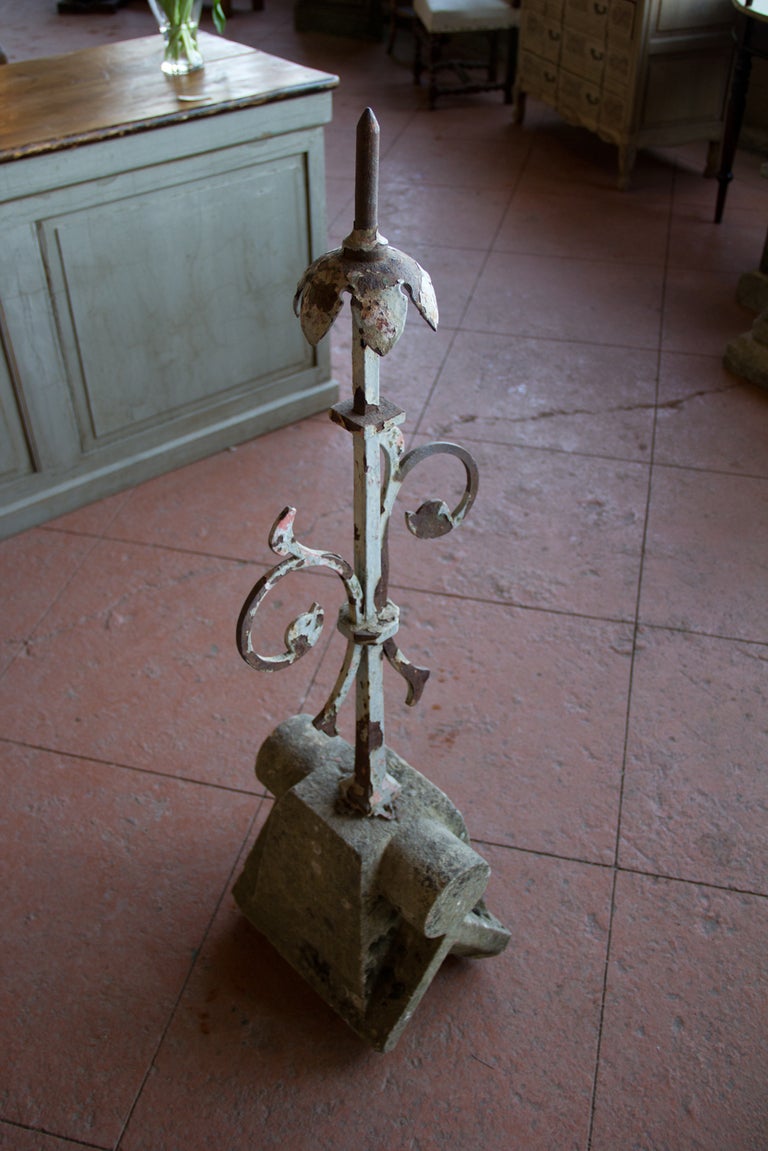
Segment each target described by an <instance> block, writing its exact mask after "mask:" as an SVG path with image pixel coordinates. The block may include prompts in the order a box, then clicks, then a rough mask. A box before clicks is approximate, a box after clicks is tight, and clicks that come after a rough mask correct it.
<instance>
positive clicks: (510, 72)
mask: <svg viewBox="0 0 768 1151" xmlns="http://www.w3.org/2000/svg"><path fill="white" fill-rule="evenodd" d="M518 6H519V0H414V4H413V10H414V13H415V16H416V23H415V32H416V47H415V52H414V61H413V82H414V84H419V83H420V82H421V74H422V72H423V71H424V70H425V69H426V72H427V77H428V99H429V107H430V108H434V106H435V100H436V99H437V97H438V96H442V95H447V94H449V93H470V92H491V91H496V90H500V91H503V93H504V103H505V104H510V103H511V102H512V85H513V83H514V80H515V68H516V64H517V36H518V28H519V25H520V12H519V10H518ZM500 34H503V35H504V38H505V40H506V61H505V65H504V74H503V76H502V78H501V79H499V76H498V58H499V36H500ZM467 35H472V36H473V37H474V36H475V35H482V36H485V37H486V38H487V39H488V42H489V43H488V56H487V62H483V60H482V59H479V58H475V57H468V56H466V55H458V56H446V55H444V53H443V49H444V47H445V44H446V42H447V41H448V40H450V39H453V38H456V39H457V43H461V41H459V40H458V38H459V37H461V38H462V40H463V39H464V38H465V37H466V36H467ZM425 51H426V64H425V63H424V56H423V54H424V52H425ZM442 72H450V73H452V74H453V76H454V78H455V82H454V83H452V84H445V85H443V84H440V83H439V81H438V73H442ZM478 72H484V74H485V75H484V77H482V76H479V75H478Z"/></svg>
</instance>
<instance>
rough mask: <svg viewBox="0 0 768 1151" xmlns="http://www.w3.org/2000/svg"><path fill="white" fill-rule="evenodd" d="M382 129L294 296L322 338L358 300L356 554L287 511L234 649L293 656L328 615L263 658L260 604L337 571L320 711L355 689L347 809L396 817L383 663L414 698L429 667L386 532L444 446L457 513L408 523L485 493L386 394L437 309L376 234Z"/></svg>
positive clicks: (346, 418) (322, 724) (371, 121)
mask: <svg viewBox="0 0 768 1151" xmlns="http://www.w3.org/2000/svg"><path fill="white" fill-rule="evenodd" d="M378 170H379V126H378V124H377V122H376V118H375V116H374V115H373V113H372V112H371V110H370V109H366V111H365V112H364V113H363V116H362V117H361V119H360V122H359V124H358V129H357V165H356V189H355V220H354V228H353V230H352V232H351V233H350V234H349V235H348V236H347V238H346V239H345V241H344V243H343V245H342V246H341V247H340V248H338V249H336V250H335V251H332V252H329V253H328V254H327V255H325V256H322V257H321V258H320V259H319V260H316V261H315V262H314V263H313V264H311V265H310V267H309V268H308V269H307V271H306V272H305V273H304V276H303V277H302V279H301V281H300V283H299V285H298V288H297V291H296V296H295V300H294V308H295V310H296V312H297V314H298V315H299V317H300V320H301V326H302V330H303V332H304V334H305V336H306V338H307V340H308V341H309V342H310V343H312V344H315V343H317V341H318V340H320V339H322V337H323V336H324V335H325V334H326V333H327V331H328V330H329V328H330V327H331V325H332V324H333V322H334V320H335V319H336V317H337V315H338V314H339V312H340V311H341V308H342V305H343V297H344V294H345V293H347V294H348V295H349V296H350V302H351V313H352V324H353V334H354V337H355V338H353V341H352V388H353V396H352V399H351V400H346V401H342V402H341V403H339V404H336V405H335V406H334V407H333V409H332V410H331V413H330V414H331V418H332V419H333V420H334V421H335V422H336V423H338V424H339V425H340V426H341V427H343V428H344V429H345V430H347V431H348V432H350V434H351V435H352V437H353V453H354V471H355V478H354V562H353V564H352V565H350V564H349V563H347V561H346V560H344V559H343V558H342V557H341V556H339V555H336V554H335V553H332V552H324V551H316V550H314V549H311V548H307V547H304V546H303V545H302V544H300V543H299V542H298V540H297V539H296V538H295V536H294V532H293V525H294V519H295V515H296V512H295V509H293V508H286V509H284V510H283V512H282V513H281V514H280V516H279V517H278V519H277V520H276V521H275V524H274V526H273V528H272V532H271V535H270V546H271V548H272V550H273V551H274V552H275V553H276V554H277V555H280V556H283V557H285V558H284V559H283V562H282V563H279V564H278V565H277V566H276V567H274V568H272V570H271V571H269V572H267V574H266V575H265V576H263V577H262V578H261V579H260V580H259V581H258V583H257V584H256V586H255V587H254V588H253V590H252V592H251V593H250V595H249V597H248V599H247V600H246V603H245V605H244V607H243V609H242V611H241V614H240V620H239V623H238V646H239V649H240V653H241V655H242V656H243V658H244V659H245V660H246V662H247V663H248V664H249V665H250V666H251V667H254V668H256V669H258V670H262V671H273V670H277V669H279V668H281V667H285V666H288V665H290V664H292V663H294V662H295V661H296V660H297V659H299V658H300V657H301V656H302V655H304V654H305V653H306V652H307V651H309V650H310V649H311V648H312V647H314V645H315V644H316V643H317V640H318V639H319V636H320V634H321V631H322V627H323V620H324V612H323V609H322V608H321V607H320V605H319V604H317V603H313V604H312V605H311V607H310V608H309V610H308V611H307V612H305V613H303V614H302V615H300V616H299V617H298V618H297V619H295V620H294V621H293V622H292V623H291V624H290V625H289V627H288V629H287V631H286V633H285V651H284V652H282V653H280V654H278V655H266V656H265V655H260V654H258V652H257V651H256V649H255V647H254V637H253V627H254V622H255V616H256V613H257V611H258V608H259V606H260V604H261V603H262V602H263V600H264V598H265V597H266V596H267V595H268V594H269V592H270V591H271V590H272V588H274V587H275V585H276V584H277V583H278V582H279V581H280V580H281V579H282V578H283V577H284V576H286V575H288V574H290V573H292V572H294V571H300V570H302V569H305V568H311V567H326V568H329V569H330V570H331V571H334V572H335V573H336V574H337V575H338V576H339V578H340V579H341V581H342V583H343V585H344V589H345V592H346V603H345V604H344V606H343V607H342V609H341V611H340V613H339V618H338V627H339V630H340V631H341V632H342V634H343V635H344V636H345V637H346V639H347V649H346V653H345V658H344V662H343V665H342V667H341V669H340V671H339V674H338V677H337V680H336V683H335V685H334V687H333V690H332V692H331V695H330V697H329V698H328V700H327V702H326V704H325V705H324V707H323V708H322V709H321V711H320V712H319V714H318V715H317V716H316V717H315V719H314V721H313V722H314V725H315V727H316V728H318V729H319V730H321V731H324V732H326V733H327V734H328V735H335V734H336V722H337V716H338V713H339V709H340V707H341V705H342V703H343V702H344V700H345V699H346V697H347V696H348V694H349V693H350V692H351V690H352V688H353V686H354V689H355V701H356V742H355V764H354V774H353V775H352V776H351V777H350V778H348V779H346V780H344V781H343V782H342V785H341V798H342V802H343V803H344V804H345V805H346V806H347V809H348V810H350V811H354V812H357V813H359V814H362V815H366V816H381V817H384V818H392V817H393V816H394V815H395V814H396V807H395V804H396V800H397V795H398V791H399V785H398V784H397V782H396V781H395V780H394V779H393V778H392V777H391V776H390V775H388V773H387V748H386V741H385V730H384V726H385V725H384V686H383V665H384V660H385V659H386V660H387V661H388V662H389V663H390V664H391V666H392V667H393V668H394V669H395V670H396V671H397V672H398V673H399V674H400V675H401V676H402V677H403V679H404V680H405V681H406V683H407V685H408V688H407V700H406V701H407V703H408V704H411V705H412V704H415V703H417V702H418V700H419V698H420V697H421V694H422V692H423V690H424V685H425V684H426V681H427V678H428V676H429V671H428V670H427V669H425V668H419V667H416V666H415V665H414V664H412V663H411V662H410V661H409V660H408V659H407V658H406V657H405V656H404V655H403V653H402V652H401V651H400V649H399V647H398V645H397V643H396V642H395V638H394V637H395V635H396V633H397V630H398V624H399V612H398V609H397V606H396V605H395V604H393V603H392V601H391V600H390V599H389V597H388V586H387V585H388V567H389V565H388V557H387V530H388V525H389V520H390V517H391V514H392V511H393V509H394V505H395V501H396V499H397V496H398V494H399V491H400V488H401V486H402V484H403V482H404V481H405V479H406V478H407V476H408V475H409V473H410V472H411V471H412V470H413V468H414V467H416V465H417V464H420V463H422V462H424V461H426V460H428V459H429V458H431V457H433V456H436V455H441V454H447V455H451V456H454V457H455V458H457V459H459V460H460V461H461V463H462V464H463V466H464V471H465V477H466V482H465V490H464V493H463V495H462V497H461V499H460V500H459V503H458V505H457V506H456V507H455V508H454V509H453V510H451V509H450V508H449V507H448V506H447V505H446V504H445V503H444V501H442V500H428V501H426V502H425V503H422V504H421V506H420V507H419V508H418V509H417V510H416V511H415V512H406V522H407V525H408V528H409V530H410V531H411V532H412V533H413V534H414V535H416V536H418V537H419V538H421V539H435V538H437V537H439V536H443V535H445V534H446V533H447V532H450V531H452V530H453V529H454V528H456V527H458V526H459V524H460V523H461V522H462V520H463V519H464V517H465V516H466V515H467V513H468V512H469V510H470V508H471V506H472V502H473V500H474V498H475V495H476V492H477V484H478V477H477V467H476V465H475V462H474V460H473V459H472V457H471V455H470V454H469V452H468V451H466V449H464V448H462V447H460V446H459V445H457V444H452V443H440V442H438V443H431V444H426V445H423V446H421V447H418V448H415V449H413V450H411V451H408V452H406V451H405V444H404V440H403V435H402V432H401V430H400V425H401V424H402V422H403V420H404V419H405V413H404V412H403V411H401V409H400V408H398V407H397V406H396V405H394V404H392V403H390V402H389V401H387V400H386V399H383V398H382V397H381V395H380V390H379V365H380V362H381V358H382V357H383V356H385V355H386V354H387V353H388V352H389V351H390V350H391V349H392V347H394V345H395V343H396V342H397V340H398V339H399V338H400V336H401V335H402V332H403V329H404V327H405V322H406V315H407V310H408V301H409V300H411V302H412V303H413V304H414V306H415V307H416V309H417V311H418V312H419V313H420V315H421V316H422V317H423V319H424V320H425V321H426V322H427V323H428V324H429V325H430V327H432V328H433V329H434V328H436V327H437V322H438V311H437V302H436V299H435V293H434V289H433V287H432V281H431V280H430V278H429V276H428V275H427V273H426V272H425V271H424V269H423V268H422V267H421V266H420V265H419V264H418V263H417V262H416V261H415V260H414V259H412V258H411V257H410V256H406V255H405V254H404V253H403V252H400V251H398V250H397V249H396V248H392V247H390V246H389V244H388V243H387V241H386V239H385V238H384V237H382V236H381V235H380V233H379V231H378V223H377V201H378Z"/></svg>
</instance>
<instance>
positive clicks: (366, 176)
mask: <svg viewBox="0 0 768 1151" xmlns="http://www.w3.org/2000/svg"><path fill="white" fill-rule="evenodd" d="M379 136H380V130H379V122H378V120H377V119H376V117H375V116H374V114H373V112H372V111H371V109H370V108H366V109H365V111H364V112H363V114H362V116H361V117H360V119H359V120H358V122H357V153H356V157H355V230H358V229H366V228H370V229H372V230H373V231H375V230H376V228H377V227H378V223H379V221H378V215H379Z"/></svg>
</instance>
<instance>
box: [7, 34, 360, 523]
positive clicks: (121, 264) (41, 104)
mask: <svg viewBox="0 0 768 1151" xmlns="http://www.w3.org/2000/svg"><path fill="white" fill-rule="evenodd" d="M201 40H202V50H203V53H204V57H205V60H206V64H205V67H204V69H203V70H202V71H200V72H197V73H194V74H192V75H190V76H188V77H178V78H174V79H170V78H168V77H166V76H164V75H163V74H162V73H161V71H160V62H161V57H162V42H161V40H160V37H159V36H151V37H147V38H142V39H138V40H131V41H126V42H123V43H118V44H111V45H105V46H100V47H97V48H89V49H86V50H85V51H80V52H74V53H71V54H68V55H65V56H56V57H50V58H47V59H37V60H30V61H23V62H20V63H16V64H10V65H6V66H5V67H3V68H0V107H2V118H1V119H0V535H8V534H10V533H12V532H14V531H18V530H20V529H22V528H25V527H28V526H30V525H32V524H36V523H40V522H42V521H43V520H45V519H48V518H50V517H51V516H54V515H58V514H60V513H63V512H65V511H69V510H71V509H73V508H76V507H78V506H80V505H81V504H83V503H86V502H88V501H89V500H92V499H94V498H98V497H101V496H103V495H107V494H110V493H113V492H115V491H118V490H120V489H121V488H123V487H125V486H127V485H129V484H132V483H135V482H137V481H140V480H144V479H146V478H148V477H150V476H153V475H156V474H158V473H160V472H161V471H165V470H167V469H169V468H172V467H175V466H178V465H180V464H183V463H187V462H189V461H190V460H192V459H196V458H199V457H201V456H203V455H205V454H208V453H210V452H212V451H216V450H219V449H221V448H224V447H226V446H229V445H231V444H234V443H237V442H241V441H243V440H245V439H247V438H250V437H251V436H254V435H256V434H259V433H261V432H264V431H266V430H269V429H271V428H274V427H277V426H279V425H281V424H284V423H286V422H288V421H290V420H293V419H297V418H299V417H303V416H306V415H309V414H311V413H313V412H316V411H319V410H322V409H324V408H326V407H328V405H329V404H330V403H332V402H333V400H334V399H335V396H336V388H335V386H334V383H333V381H332V379H331V375H330V358H329V352H328V349H327V347H323V346H320V347H319V348H317V349H314V348H311V347H310V345H309V344H308V343H307V342H306V341H305V340H304V338H303V336H302V333H301V329H300V326H299V324H298V322H297V320H296V318H295V316H294V315H293V311H292V297H293V293H294V290H295V287H296V282H297V280H298V279H299V277H300V276H301V274H302V272H303V271H304V268H305V267H306V266H307V264H308V263H310V261H311V260H313V259H314V258H315V257H317V256H318V255H320V254H321V253H322V252H323V251H324V248H325V225H326V221H325V172H324V143H323V126H324V124H326V123H328V122H329V121H330V119H331V98H332V89H333V88H334V87H335V86H336V84H337V82H338V81H337V78H336V77H335V76H332V75H330V74H327V73H323V72H318V71H315V70H314V69H310V68H304V67H302V66H300V65H297V64H294V63H291V62H289V61H285V60H281V59H279V58H277V57H274V56H270V55H268V54H266V53H264V52H259V51H255V50H253V49H251V48H245V47H243V46H242V45H239V44H234V43H232V42H230V41H227V40H224V39H222V38H220V37H215V36H210V35H205V34H203V35H202V36H201Z"/></svg>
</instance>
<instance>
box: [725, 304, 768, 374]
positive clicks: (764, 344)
mask: <svg viewBox="0 0 768 1151" xmlns="http://www.w3.org/2000/svg"><path fill="white" fill-rule="evenodd" d="M723 363H724V364H725V366H726V368H728V369H729V370H730V371H731V372H735V373H736V375H737V376H741V377H742V378H743V379H745V380H749V381H750V382H751V383H753V384H758V385H759V386H760V387H761V388H768V306H766V308H765V310H764V311H762V312H761V313H760V315H759V316H758V317H757V319H756V320H755V322H754V324H753V325H752V330H751V331H749V332H744V333H743V334H742V335H741V336H737V337H736V338H735V339H734V340H731V341H730V342H729V343H728V345H727V346H726V349H725V356H724V357H723Z"/></svg>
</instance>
